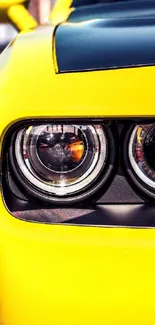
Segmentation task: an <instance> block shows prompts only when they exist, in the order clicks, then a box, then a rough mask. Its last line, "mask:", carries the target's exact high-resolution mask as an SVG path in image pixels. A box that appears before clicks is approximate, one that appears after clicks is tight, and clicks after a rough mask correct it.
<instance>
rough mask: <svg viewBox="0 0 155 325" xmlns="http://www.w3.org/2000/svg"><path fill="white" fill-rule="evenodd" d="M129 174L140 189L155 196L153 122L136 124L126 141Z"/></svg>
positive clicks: (154, 134) (154, 129) (154, 132)
mask: <svg viewBox="0 0 155 325" xmlns="http://www.w3.org/2000/svg"><path fill="white" fill-rule="evenodd" d="M128 158H129V162H130V165H131V168H130V167H129V168H128V171H129V174H130V176H131V177H132V179H133V180H134V181H135V182H136V184H137V185H138V186H139V187H140V189H141V190H142V191H143V192H145V193H146V194H149V195H150V196H153V197H155V124H151V123H150V124H142V125H136V126H135V127H134V128H132V130H131V133H130V136H129V142H128Z"/></svg>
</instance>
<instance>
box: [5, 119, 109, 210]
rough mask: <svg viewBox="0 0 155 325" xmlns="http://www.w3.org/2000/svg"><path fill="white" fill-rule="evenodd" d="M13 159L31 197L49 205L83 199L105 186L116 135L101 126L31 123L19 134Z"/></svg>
mask: <svg viewBox="0 0 155 325" xmlns="http://www.w3.org/2000/svg"><path fill="white" fill-rule="evenodd" d="M9 157H10V159H9V160H10V165H11V167H12V169H13V172H14V174H15V177H16V178H17V179H18V182H19V184H20V185H21V186H22V187H23V188H24V190H25V191H26V192H27V193H28V195H31V197H34V198H35V199H39V200H41V201H43V202H45V203H53V204H54V203H59V204H61V203H62V204H68V203H74V202H75V203H77V202H81V201H83V200H86V199H88V198H89V197H90V196H91V195H93V194H94V193H95V192H97V191H98V190H99V189H100V188H101V187H103V191H104V190H105V188H104V185H105V183H106V182H107V180H108V179H109V177H110V175H111V173H112V171H113V167H114V161H115V158H114V157H115V145H114V138H113V135H112V132H111V131H110V129H109V128H107V127H105V126H102V125H99V124H92V125H90V124H89V125H83V124H81V125H80V124H54V123H53V124H52V123H50V122H49V121H48V123H40V124H37V125H33V124H31V125H28V126H25V127H23V128H22V129H20V130H18V131H17V132H16V133H14V135H13V141H12V145H11V146H10V149H9Z"/></svg>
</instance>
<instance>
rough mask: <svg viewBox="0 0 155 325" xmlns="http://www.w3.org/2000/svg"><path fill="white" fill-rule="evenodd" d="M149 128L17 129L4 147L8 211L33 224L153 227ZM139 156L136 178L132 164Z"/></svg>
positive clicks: (114, 124) (76, 122)
mask: <svg viewBox="0 0 155 325" xmlns="http://www.w3.org/2000/svg"><path fill="white" fill-rule="evenodd" d="M154 125H155V121H154V120H150V119H117V120H116V119H69V120H66V119H61V120H56V119H36V120H25V121H22V122H19V123H16V124H14V125H13V126H12V127H10V128H9V130H8V131H7V132H6V134H5V136H4V141H3V150H2V190H3V199H4V201H5V204H6V206H7V208H8V209H9V211H11V213H12V214H13V215H14V216H16V217H19V218H21V219H24V220H29V221H37V222H47V223H61V222H63V223H64V222H69V223H76V224H79V223H80V224H95V225H97V224H98V225H122V226H136V227H137V226H142V225H143V226H154V225H155V218H154V213H155V191H154V187H153V186H154V185H153V186H152V187H151V186H150V185H149V182H148V181H146V178H145V177H147V180H151V181H152V182H153V181H154V169H155V167H154V139H155V138H154V134H155V132H154V131H155V127H154ZM140 130H142V134H141V133H140ZM144 130H145V132H144ZM137 134H138V136H137ZM142 135H143V137H142ZM139 136H141V137H142V138H143V140H142V146H141V148H140V147H139V143H138V144H137V141H139V140H137V137H138V139H139ZM132 156H133V157H132ZM142 157H143V158H145V159H144V162H143V164H142V166H143V170H142V169H140V171H141V172H142V174H141V176H139V174H138V173H137V172H136V170H137V169H136V168H135V166H136V165H137V166H139V165H138V163H139V159H141V158H142ZM133 159H134V161H135V165H134V164H133ZM144 163H145V164H144ZM146 164H147V168H145V166H146ZM137 168H139V167H137ZM143 174H144V176H145V177H143ZM153 184H154V183H153ZM146 210H147V212H146ZM139 211H140V214H139ZM146 214H147V216H146Z"/></svg>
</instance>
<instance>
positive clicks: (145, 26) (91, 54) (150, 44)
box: [56, 0, 155, 72]
mask: <svg viewBox="0 0 155 325" xmlns="http://www.w3.org/2000/svg"><path fill="white" fill-rule="evenodd" d="M137 2H138V3H139V6H140V3H144V2H145V8H144V9H143V10H142V7H140V8H141V15H139V14H138V15H133V16H132V17H131V14H129V15H127V8H128V6H129V2H127V4H128V6H127V8H126V7H125V3H124V17H123V15H122V16H121V17H119V15H118V13H116V14H114V13H113V15H110V17H109V16H107V17H106V16H105V17H104V18H103V17H101V13H100V18H98V17H97V18H96V16H95V14H94V16H93V17H92V18H91V19H88V20H84V21H80V22H75V21H74V22H71V21H68V22H67V23H65V24H63V25H60V26H59V27H58V28H57V30H56V55H57V63H58V70H59V72H69V71H86V70H99V69H102V70H104V69H114V68H123V67H136V66H147V65H155V1H149V0H148V4H149V5H150V3H152V6H153V7H154V14H153V11H152V15H148V9H146V1H137ZM137 2H135V3H137ZM131 3H132V6H133V5H134V2H133V1H132V2H131ZM115 6H116V4H115ZM103 7H104V6H102V10H103ZM109 7H110V6H109ZM135 7H136V10H137V6H135ZM100 8H101V6H100ZM111 8H113V7H112V5H111ZM140 8H139V10H140ZM149 8H150V7H149ZM87 10H88V11H89V9H87ZM109 10H110V9H109ZM111 10H112V9H111ZM133 11H134V6H133V7H132V12H133ZM109 14H110V12H109ZM121 14H122V12H121Z"/></svg>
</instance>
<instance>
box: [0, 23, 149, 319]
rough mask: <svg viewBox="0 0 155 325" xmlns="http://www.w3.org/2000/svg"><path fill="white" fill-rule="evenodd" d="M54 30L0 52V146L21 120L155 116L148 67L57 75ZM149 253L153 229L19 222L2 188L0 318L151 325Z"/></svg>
mask: <svg viewBox="0 0 155 325" xmlns="http://www.w3.org/2000/svg"><path fill="white" fill-rule="evenodd" d="M53 31H54V28H53V27H52V26H45V27H39V28H38V29H37V30H31V31H29V32H27V33H21V35H19V36H18V37H17V40H16V42H14V43H13V44H12V45H11V46H10V47H9V48H7V49H6V50H5V51H4V52H3V54H2V56H1V58H0V110H1V119H0V139H1V145H2V141H3V136H4V134H5V132H6V130H7V129H8V127H9V126H10V125H11V124H13V123H15V122H17V121H19V120H21V119H24V118H26V119H27V118H40V117H50V118H52V117H54V118H55V117H57V118H61V117H65V118H66V119H67V120H68V119H69V118H72V117H79V118H81V117H87V118H88V117H90V118H91V117H124V116H130V117H133V116H155V92H154V75H155V67H145V68H132V69H121V70H111V71H98V72H85V73H72V74H56V73H55V66H54V60H52V55H53V52H52V48H53V46H54V40H53V44H52V36H51V35H52V33H53ZM124 213H125V211H124ZM146 217H147V216H146ZM154 257H155V229H126V228H104V227H83V226H79V227H77V226H69V225H68V226H67V225H45V224H36V223H29V222H24V221H20V220H17V219H15V218H14V217H13V216H11V215H10V213H9V212H8V211H7V210H6V208H5V206H4V203H3V198H2V195H1V196H0V324H3V325H21V324H22V325H28V324H29V325H34V324H36V325H52V324H53V325H60V324H63V325H73V324H74V325H79V324H82V325H87V324H89V325H94V324H97V325H103V324H106V325H113V324H118V325H124V324H126V325H130V324H135V325H137V324H140V325H144V324H145V325H146V324H147V325H154V324H155V313H154V292H155V281H154V274H155V258H154Z"/></svg>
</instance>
